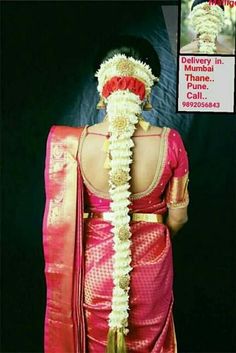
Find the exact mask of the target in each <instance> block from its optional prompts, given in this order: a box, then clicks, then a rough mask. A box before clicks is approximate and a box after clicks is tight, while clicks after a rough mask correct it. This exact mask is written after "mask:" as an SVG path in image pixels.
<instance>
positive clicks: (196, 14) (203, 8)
mask: <svg viewBox="0 0 236 353" xmlns="http://www.w3.org/2000/svg"><path fill="white" fill-rule="evenodd" d="M190 20H191V23H192V26H193V28H194V30H195V31H196V32H197V34H198V38H199V52H200V53H204V54H214V53H215V52H216V44H215V41H216V38H217V36H218V34H219V33H220V32H221V30H222V28H223V26H224V11H223V9H222V8H221V7H220V6H218V5H210V4H209V3H208V2H203V3H201V4H199V5H196V6H195V7H194V8H193V10H192V12H191V14H190Z"/></svg>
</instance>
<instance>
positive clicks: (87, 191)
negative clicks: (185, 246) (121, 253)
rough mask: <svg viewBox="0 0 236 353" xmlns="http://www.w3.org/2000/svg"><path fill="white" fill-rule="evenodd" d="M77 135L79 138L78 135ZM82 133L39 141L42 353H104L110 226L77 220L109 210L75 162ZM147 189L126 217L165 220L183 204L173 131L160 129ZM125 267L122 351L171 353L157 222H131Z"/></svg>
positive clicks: (166, 272)
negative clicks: (43, 152) (43, 151)
mask: <svg viewBox="0 0 236 353" xmlns="http://www.w3.org/2000/svg"><path fill="white" fill-rule="evenodd" d="M81 132H82V136H81ZM86 135H87V129H86V127H85V128H84V129H83V131H82V129H81V128H71V127H65V126H53V127H52V128H51V131H50V133H49V137H48V141H47V156H46V166H45V184H46V207H45V212H44V220H43V247H44V257H45V277H46V285H47V306H46V315H45V326H44V329H45V330H44V349H45V350H44V352H45V353H105V347H106V340H107V333H108V315H109V313H110V310H111V296H112V288H113V285H112V255H113V247H112V244H113V242H112V236H111V232H110V230H111V224H110V222H108V221H104V220H101V219H93V218H91V219H87V220H83V212H84V211H93V212H95V211H96V212H103V211H109V204H110V200H109V195H106V194H104V193H101V192H99V191H98V190H96V189H94V188H93V186H92V185H91V184H90V183H89V182H88V180H86V178H85V176H84V174H83V170H82V166H81V165H80V164H79V160H80V153H81V149H82V146H83V140H84V138H86ZM157 138H160V139H161V143H160V157H159V160H158V163H157V168H156V174H155V177H154V180H153V182H152V184H151V185H150V187H149V188H148V189H147V190H145V191H144V192H141V193H137V194H133V195H132V204H131V212H145V213H158V214H165V213H166V211H167V206H168V207H184V206H185V205H187V203H188V192H187V181H188V159H187V154H186V151H185V149H184V146H183V143H182V140H181V137H180V135H179V134H178V132H177V131H175V130H173V129H169V128H164V129H163V132H162V134H161V136H159V137H157ZM131 230H132V267H133V270H132V271H131V289H130V315H129V330H130V332H129V334H128V335H127V336H126V344H127V349H128V353H139V352H140V353H176V352H177V344H176V338H175V329H174V321H173V314H172V307H173V292H172V285H173V265H172V247H171V240H170V234H169V230H168V228H167V227H166V226H165V225H164V224H160V223H154V222H153V223H150V222H149V223H147V222H143V221H142V222H131Z"/></svg>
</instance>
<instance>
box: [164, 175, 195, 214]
mask: <svg viewBox="0 0 236 353" xmlns="http://www.w3.org/2000/svg"><path fill="white" fill-rule="evenodd" d="M188 174H189V173H186V174H185V175H184V176H182V177H173V178H172V179H171V180H170V182H169V185H168V188H167V192H166V203H167V206H168V207H169V208H181V207H186V206H187V205H188V204H189V194H188V182H189V178H188Z"/></svg>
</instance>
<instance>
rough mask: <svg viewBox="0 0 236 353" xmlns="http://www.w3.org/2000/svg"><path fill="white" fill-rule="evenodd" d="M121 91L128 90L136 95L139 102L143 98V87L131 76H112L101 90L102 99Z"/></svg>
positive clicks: (142, 84)
mask: <svg viewBox="0 0 236 353" xmlns="http://www.w3.org/2000/svg"><path fill="white" fill-rule="evenodd" d="M118 89H121V90H126V89H128V90H130V91H131V92H133V93H134V94H137V95H138V96H139V97H140V99H141V100H143V99H144V98H145V85H144V83H143V82H141V81H139V80H138V79H137V78H135V77H133V76H114V77H112V78H111V79H110V80H109V81H107V82H106V83H105V85H104V86H103V89H102V95H103V97H106V98H107V97H108V96H109V95H110V94H111V93H112V92H114V91H117V90H118Z"/></svg>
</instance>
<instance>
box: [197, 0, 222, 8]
mask: <svg viewBox="0 0 236 353" xmlns="http://www.w3.org/2000/svg"><path fill="white" fill-rule="evenodd" d="M203 2H207V3H209V2H208V1H207V0H194V2H193V3H192V6H191V11H192V10H193V9H194V7H195V6H197V5H200V4H202V3H203ZM216 5H217V6H220V8H222V10H223V11H224V10H225V8H224V6H223V5H218V4H216ZM216 5H210V6H216Z"/></svg>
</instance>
